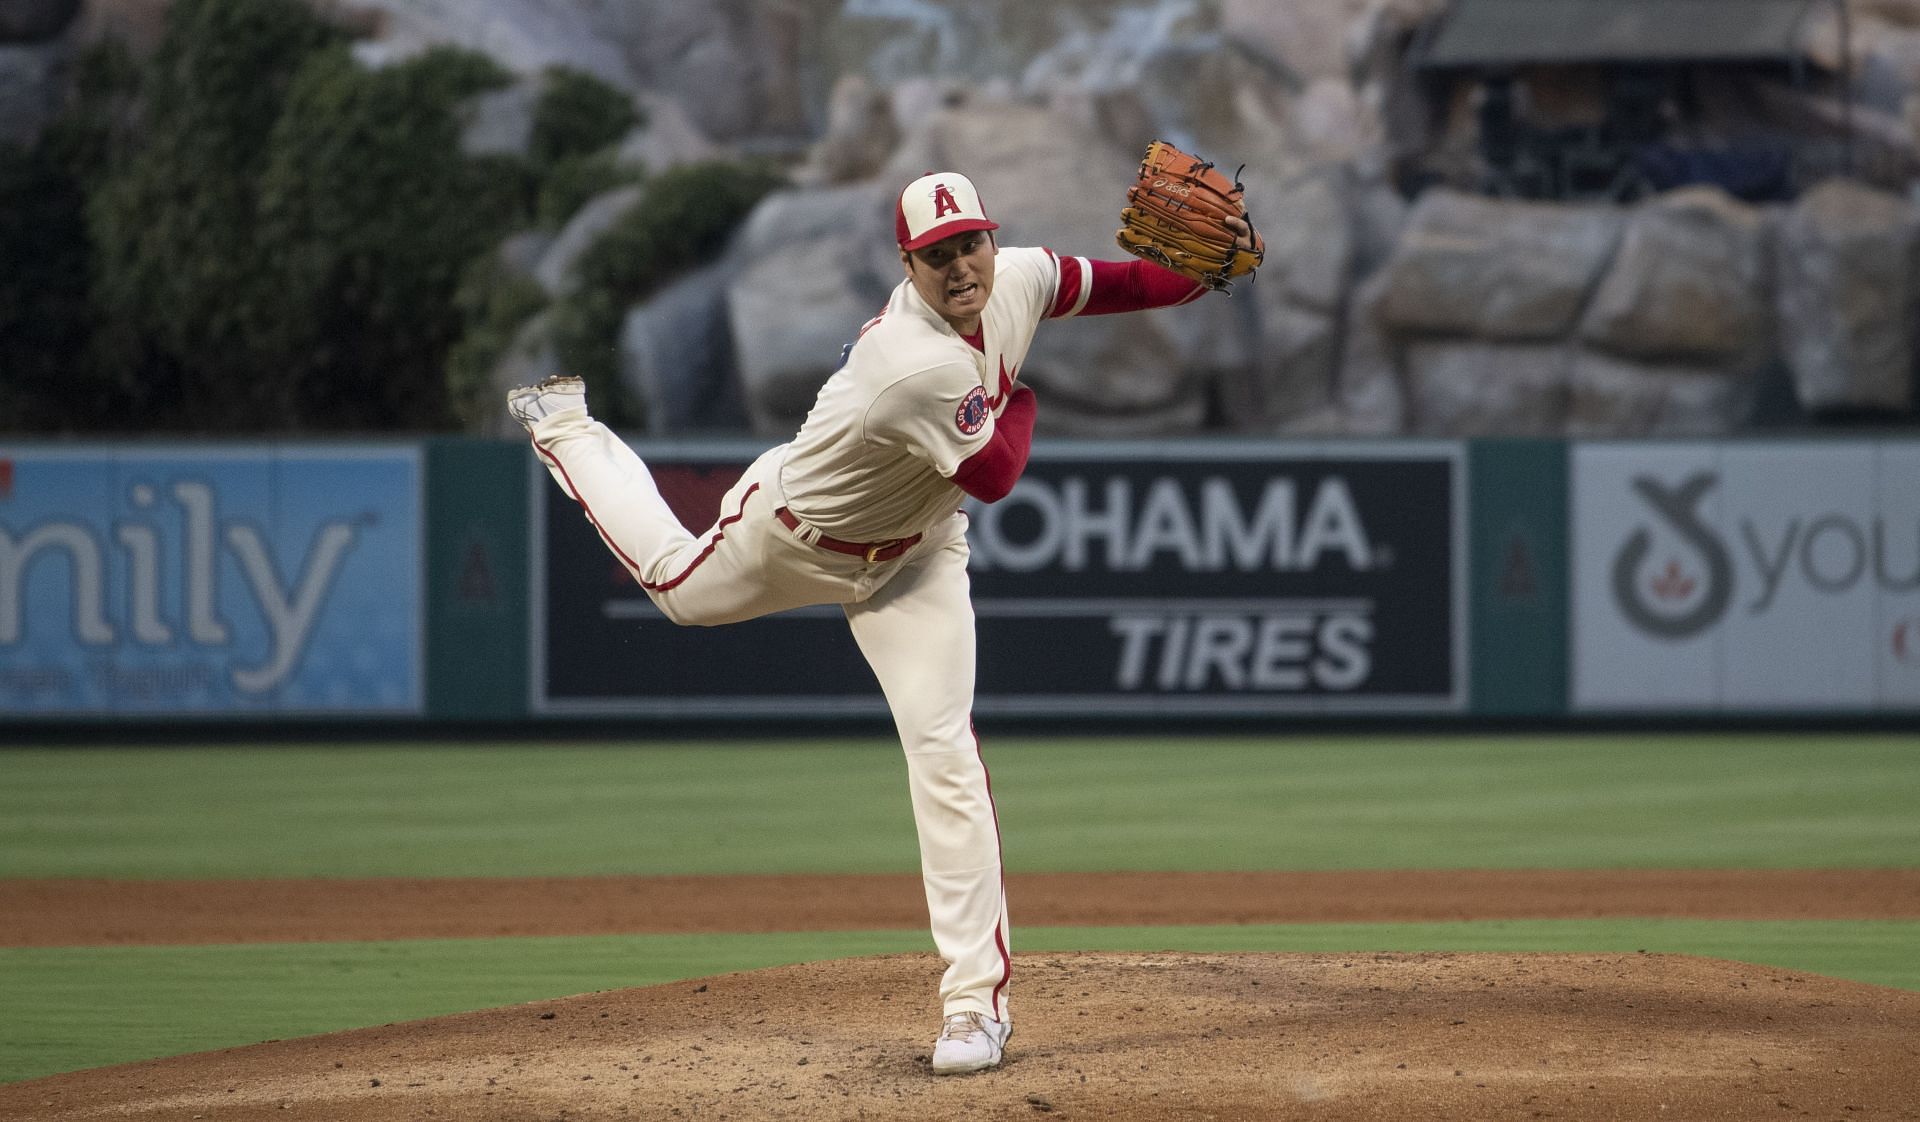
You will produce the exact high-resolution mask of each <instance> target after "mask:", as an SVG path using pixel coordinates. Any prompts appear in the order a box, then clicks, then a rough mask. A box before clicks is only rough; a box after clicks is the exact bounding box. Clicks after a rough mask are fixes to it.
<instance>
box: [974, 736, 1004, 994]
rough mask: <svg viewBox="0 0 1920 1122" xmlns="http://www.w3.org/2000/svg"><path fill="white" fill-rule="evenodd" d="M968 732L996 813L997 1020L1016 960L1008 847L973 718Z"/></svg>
mask: <svg viewBox="0 0 1920 1122" xmlns="http://www.w3.org/2000/svg"><path fill="white" fill-rule="evenodd" d="M967 731H968V732H969V733H972V734H973V755H974V758H975V759H977V760H979V761H980V774H981V775H983V776H985V777H986V780H987V809H988V810H990V811H992V812H993V848H994V854H995V856H996V857H998V858H999V860H1000V915H999V916H998V918H996V919H995V920H994V923H993V945H994V948H995V949H996V950H998V951H999V952H1000V983H999V984H998V985H996V986H994V987H993V996H992V998H991V999H990V1000H991V1002H992V1005H993V1018H994V1020H996V1021H997V1020H1001V1019H1003V1018H1002V1017H1001V1016H1000V995H1001V993H1003V992H1004V991H1005V990H1006V988H1007V983H1008V982H1010V981H1012V980H1013V956H1012V955H1010V954H1008V953H1007V939H1006V934H1005V932H1004V930H1003V929H1004V928H1005V927H1006V923H1007V861H1006V847H1005V846H1004V845H1003V844H1002V843H1001V840H1000V807H999V804H997V803H995V802H994V801H993V772H991V771H989V770H987V758H986V756H984V755H982V754H981V752H980V731H979V730H978V729H976V728H974V727H973V720H972V718H971V717H969V718H968V720H967Z"/></svg>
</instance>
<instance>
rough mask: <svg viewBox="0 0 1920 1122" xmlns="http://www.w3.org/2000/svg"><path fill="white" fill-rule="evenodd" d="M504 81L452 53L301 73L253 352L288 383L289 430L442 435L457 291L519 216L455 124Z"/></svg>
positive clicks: (268, 226)
mask: <svg viewBox="0 0 1920 1122" xmlns="http://www.w3.org/2000/svg"><path fill="white" fill-rule="evenodd" d="M503 79H504V75H503V74H501V73H500V72H499V71H498V69H497V68H495V67H494V66H493V65H492V64H491V63H489V62H486V60H484V59H479V58H477V56H473V55H470V54H466V53H464V52H459V51H453V50H446V49H442V50H435V51H432V52H429V53H428V54H426V55H424V56H422V57H421V58H419V59H416V60H413V61H412V62H409V63H407V64H405V65H402V66H396V67H389V68H386V69H381V70H375V71H367V70H363V69H362V68H361V67H360V66H358V65H357V64H356V63H355V62H354V61H353V59H352V58H351V56H350V55H349V54H348V53H347V51H346V50H345V49H344V48H331V49H328V50H326V51H322V52H320V53H318V54H316V55H314V56H312V57H311V58H309V59H308V61H307V62H306V64H305V65H304V66H302V67H301V70H300V73H299V75H298V76H297V77H296V79H295V81H294V84H293V87H292V89H291V90H290V91H289V93H288V96H287V103H286V107H285V109H284V111H283V112H282V114H281V117H280V120H279V123H278V125H277V126H276V128H275V130H274V134H273V137H272V143H271V145H270V151H269V157H268V160H267V164H266V167H265V169H264V171H263V172H262V174H261V177H260V193H259V198H260V210H259V227H258V239H259V240H258V253H259V256H260V257H261V259H262V260H263V261H265V262H269V263H270V268H271V271H272V277H273V283H272V285H271V287H270V290H269V292H267V293H265V294H263V303H265V304H267V305H268V306H269V309H268V310H269V311H270V314H267V315H264V316H263V317H262V319H261V322H260V323H259V324H258V327H257V330H256V335H255V344H256V346H260V347H263V348H264V349H265V350H266V351H267V353H269V354H271V355H272V356H273V358H274V363H273V368H274V369H277V370H280V371H283V372H284V374H285V376H286V377H287V379H288V383H289V385H288V390H289V394H288V399H287V401H288V405H289V406H290V413H289V415H287V416H286V417H284V418H283V419H284V421H285V422H286V423H289V424H292V425H296V426H301V427H315V426H325V427H339V428H404V429H432V428H439V427H442V426H444V425H445V424H446V423H447V421H448V419H449V417H450V413H449V410H448V406H447V401H446V393H445V385H444V381H443V379H442V376H441V371H442V367H443V362H444V357H445V355H446V352H447V349H448V348H449V347H450V346H451V345H452V344H453V342H454V340H455V338H457V335H458V331H459V327H460V320H459V315H458V313H457V312H456V311H455V309H454V307H453V295H454V291H455V289H456V287H457V285H458V283H459V280H460V277H461V274H462V273H463V271H464V270H465V269H466V267H467V265H468V263H469V262H471V261H472V260H473V259H474V258H475V257H476V256H478V255H479V254H481V253H482V252H484V251H486V250H487V249H489V248H490V247H491V246H492V245H494V243H496V242H497V241H498V240H499V239H500V238H501V237H502V236H504V235H505V234H506V232H507V231H508V230H510V229H511V228H512V227H513V225H514V223H515V220H516V218H517V217H518V214H519V213H520V210H521V199H520V195H521V193H520V189H519V185H518V183H517V181H516V179H515V177H514V176H512V175H502V174H500V172H499V169H498V168H497V167H496V166H495V165H494V164H493V163H490V162H488V161H481V160H476V159H472V158H470V157H467V156H465V155H463V154H462V153H461V151H460V148H459V127H458V124H457V122H456V121H455V119H454V115H453V109H454V106H455V104H456V103H457V102H458V100H459V99H461V98H464V97H467V96H470V95H471V94H473V93H475V92H478V91H479V90H481V89H484V88H486V87H487V86H488V85H492V84H497V83H498V82H500V81H502V80H503Z"/></svg>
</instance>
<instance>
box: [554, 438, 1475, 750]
mask: <svg viewBox="0 0 1920 1122" xmlns="http://www.w3.org/2000/svg"><path fill="white" fill-rule="evenodd" d="M645 454H646V455H647V457H648V460H649V463H650V464H651V465H652V466H653V468H654V471H655V476H656V479H657V481H658V482H659V484H660V488H661V491H662V493H663V494H664V495H666V496H667V498H668V501H669V502H670V503H672V504H674V505H675V508H676V512H678V513H680V514H681V516H682V520H683V521H685V522H686V523H687V524H688V525H689V526H690V527H693V528H696V529H699V528H704V527H705V526H706V525H707V524H708V523H709V522H710V521H711V520H712V517H713V512H714V511H715V510H716V509H717V507H718V498H719V495H720V493H721V492H723V491H724V490H725V489H726V487H727V486H728V485H729V484H730V483H731V482H732V480H733V478H734V477H735V476H737V475H738V473H739V472H740V470H741V469H742V468H743V467H744V465H745V464H746V463H747V462H748V460H749V459H750V458H751V453H735V454H733V455H731V456H723V457H721V458H719V459H718V460H712V459H709V460H706V461H701V460H700V459H698V458H697V457H685V456H681V457H676V456H672V455H663V454H662V452H661V451H660V450H657V449H648V450H646V451H645ZM1463 476H1464V471H1463V456H1462V452H1461V446H1459V445H1455V444H1430V443H1420V444H1392V445H1292V446H1283V447H1276V446H1274V445H1271V444H1263V445H1258V446H1255V445H1250V444H1249V445H1234V444H1223V443H1204V444H1203V443H1193V444H1184V445H1183V444H1177V443H1162V444H1154V445H1119V444H1105V445H1093V444H1082V445H1055V446H1053V447H1043V448H1041V449H1037V450H1036V452H1035V454H1034V458H1033V460H1032V462H1031V463H1030V464H1029V465H1028V468H1027V471H1026V473H1025V475H1024V476H1023V477H1022V479H1021V481H1020V483H1019V485H1018V486H1017V487H1016V488H1015V489H1014V491H1013V493H1012V494H1011V495H1009V496H1008V497H1007V498H1005V499H1003V500H1001V501H1000V502H998V503H995V504H992V505H982V504H975V503H970V504H969V505H968V507H967V512H968V517H969V520H970V527H969V531H968V541H969V545H970V547H971V551H972V560H971V562H970V567H969V571H970V574H971V579H972V584H973V603H974V608H975V612H976V616H977V619H978V634H979V677H978V696H977V699H976V706H975V708H976V711H977V712H979V713H982V714H1018V715H1028V716H1050V715H1063V716H1064V715H1076V714H1077V715H1093V716H1100V715H1136V716H1174V715H1232V714H1242V715H1244V714H1264V713H1285V712H1315V713H1320V712H1369V711H1381V710H1419V711H1451V710H1458V709H1460V708H1462V707H1463V706H1464V704H1465V696H1466V694H1465V687H1466V682H1465V667H1464V662H1463V656H1462V651H1463V649H1464V640H1465V636H1464V623H1463V620H1464V615H1465V613H1464V593H1463V581H1464V564H1463V556H1462V554H1463V551H1464V530H1463V526H1464V499H1463V488H1464V478H1463ZM535 485H536V488H537V494H538V495H539V497H538V498H537V499H536V503H537V504H539V505H537V506H536V511H540V510H544V512H545V513H544V514H536V518H535V522H536V525H537V526H539V527H540V529H541V532H543V533H544V535H545V540H544V541H543V542H538V543H536V545H535V547H534V550H533V552H534V556H535V557H536V559H537V562H536V563H537V564H538V563H540V562H539V560H538V559H544V565H545V571H544V573H542V574H541V575H539V576H538V577H536V581H535V584H536V588H537V589H540V590H541V595H539V596H537V601H538V603H537V605H536V606H537V609H538V611H539V612H540V613H541V616H540V619H539V620H538V621H537V624H536V626H535V628H534V632H535V635H536V636H544V637H545V643H544V651H543V656H544V657H537V658H536V659H535V663H536V665H537V666H540V667H541V668H542V669H541V671H540V672H539V673H537V674H536V675H535V683H534V689H535V694H534V698H533V708H534V709H535V710H536V711H544V712H565V713H631V714H651V715H665V716H700V717H708V716H711V717H725V716H760V717H765V716H769V715H773V716H786V715H793V716H801V715H820V716H824V715H847V714H860V713H872V714H880V713H884V712H885V706H884V702H883V701H882V699H881V698H880V695H879V692H878V688H877V686H876V685H875V684H874V680H873V676H872V673H871V672H870V671H869V670H868V669H867V668H866V666H865V664H864V663H863V662H862V660H861V657H860V654H859V651H858V650H857V649H856V648H855V646H854V644H853V641H852V639H851V637H850V636H849V635H848V633H847V626H846V623H845V619H844V617H843V615H842V613H841V611H840V609H839V608H837V607H832V606H829V607H823V608H815V609H806V610H802V611H798V612H791V613H785V614H783V615H780V616H775V617H771V618H768V619H764V620H758V621H754V622H751V623H746V624H736V625H730V626H727V627H723V628H716V629H681V628H677V627H675V626H673V625H672V624H670V623H668V622H667V621H666V620H665V618H664V617H662V616H661V615H660V614H659V612H658V611H657V610H656V609H654V608H653V606H652V605H651V603H650V602H648V601H647V600H646V598H645V596H644V595H643V594H642V593H641V592H640V591H639V589H638V588H637V587H636V586H635V585H634V584H633V583H632V582H631V580H630V579H628V578H627V576H626V574H625V572H624V570H623V569H622V568H621V566H620V565H619V564H618V563H617V562H616V561H614V559H613V557H612V556H611V554H609V553H608V552H607V550H606V547H605V546H604V545H603V544H602V543H601V542H600V540H599V538H598V536H597V535H596V534H595V532H594V530H593V528H592V527H591V525H589V524H588V523H587V522H586V520H585V519H584V518H582V517H581V515H580V512H579V509H578V508H577V507H576V506H574V505H573V504H572V503H570V502H566V501H565V500H564V499H563V498H561V497H560V496H558V494H557V493H555V494H548V492H549V491H553V487H552V484H551V483H550V482H548V481H547V479H546V475H545V472H544V471H543V472H541V473H540V475H539V477H538V478H537V479H536V480H535Z"/></svg>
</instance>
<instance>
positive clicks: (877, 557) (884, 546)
mask: <svg viewBox="0 0 1920 1122" xmlns="http://www.w3.org/2000/svg"><path fill="white" fill-rule="evenodd" d="M773 516H774V517H775V518H778V519H779V520H780V524H781V525H782V526H785V527H786V528H787V529H789V530H799V529H800V520H799V519H798V518H795V517H794V516H793V512H792V511H790V510H788V509H787V508H786V507H781V508H780V509H779V510H776V511H774V512H773ZM924 536H925V535H922V534H915V535H913V536H912V537H910V538H895V539H893V540H892V541H884V542H843V541H841V540H840V539H839V538H830V537H828V536H827V535H825V534H821V535H820V536H819V537H817V538H815V539H813V544H814V545H817V546H819V547H820V548H821V549H831V550H832V551H834V552H835V553H845V554H847V555H849V556H852V557H862V558H865V559H866V562H867V564H869V565H878V564H879V563H880V562H882V561H891V560H893V559H894V558H896V557H898V556H900V555H901V554H902V553H905V552H906V551H907V550H909V549H912V548H913V547H914V546H916V545H919V544H920V539H921V538H922V537H924ZM803 540H804V539H803Z"/></svg>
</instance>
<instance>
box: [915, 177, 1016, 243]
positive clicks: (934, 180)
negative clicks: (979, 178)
mask: <svg viewBox="0 0 1920 1122" xmlns="http://www.w3.org/2000/svg"><path fill="white" fill-rule="evenodd" d="M999 228H1000V224H999V223H998V222H995V221H993V220H992V219H990V218H988V217H987V211H986V208H985V207H983V206H981V205H980V192H979V190H978V189H977V188H975V187H974V185H973V180H971V179H968V178H967V177H966V176H964V175H961V174H960V173H959V172H957V171H935V172H928V173H927V174H926V175H923V176H921V177H920V178H918V179H916V180H914V181H913V182H912V183H909V184H907V185H906V187H905V188H904V189H903V190H902V191H901V192H900V198H899V200H898V201H897V202H895V203H894V207H893V232H894V240H895V241H897V242H899V243H900V248H901V249H920V248H923V247H925V246H929V245H932V244H933V243H934V242H937V241H939V240H940V239H941V238H950V237H952V236H953V235H955V234H962V233H965V232H967V231H968V230H998V229H999Z"/></svg>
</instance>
